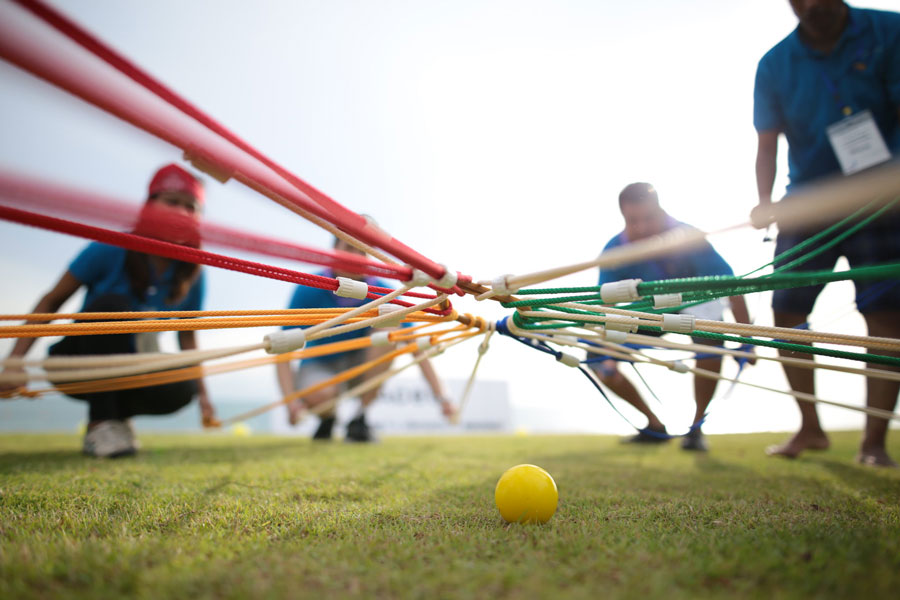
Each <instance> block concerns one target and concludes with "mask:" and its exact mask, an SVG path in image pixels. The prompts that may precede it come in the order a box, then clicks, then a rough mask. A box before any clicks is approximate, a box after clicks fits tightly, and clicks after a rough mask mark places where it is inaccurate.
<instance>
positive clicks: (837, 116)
mask: <svg viewBox="0 0 900 600" xmlns="http://www.w3.org/2000/svg"><path fill="white" fill-rule="evenodd" d="M848 19H849V20H848V23H847V27H846V29H845V30H844V33H843V34H842V35H841V38H840V40H839V41H838V43H837V45H836V46H835V47H834V49H833V50H832V51H831V53H830V54H828V55H825V54H822V53H821V52H817V51H815V50H813V49H811V48H809V47H808V46H807V45H806V44H804V43H803V42H802V41H800V36H799V34H798V30H797V29H795V30H794V31H793V32H792V33H791V34H790V35H788V36H787V37H786V38H784V39H783V40H782V41H781V42H779V43H778V44H777V45H775V46H774V47H773V48H772V49H771V50H769V51H768V52H767V53H766V55H765V56H763V57H762V59H761V60H760V61H759V66H758V68H757V71H756V85H755V88H754V91H753V125H754V126H755V127H756V130H757V131H773V130H774V131H779V132H784V134H785V137H786V138H787V141H788V165H789V171H790V185H788V189H789V190H790V189H791V188H792V187H793V186H796V185H799V184H803V183H807V182H810V181H813V180H815V179H818V178H820V177H824V176H827V175H833V174H835V173H840V172H841V168H840V164H839V163H838V161H837V157H836V156H835V154H834V150H832V148H831V144H830V142H829V141H828V136H827V134H826V131H825V130H826V128H827V127H828V126H829V125H832V124H833V123H836V122H838V121H840V120H841V119H843V118H844V117H845V114H844V112H843V111H844V108H845V107H848V108H849V109H850V110H852V111H853V113H854V114H855V113H858V112H861V111H863V110H869V111H871V113H872V116H873V117H874V119H875V122H876V123H877V125H878V129H879V130H880V131H881V135H882V136H883V137H884V140H885V143H886V144H887V146H888V148H889V149H890V151H891V153H892V154H893V155H894V156H897V155H898V154H900V124H898V118H897V109H898V107H900V13H895V12H888V11H878V10H867V9H857V8H852V7H850V10H849V17H848ZM798 29H799V28H798Z"/></svg>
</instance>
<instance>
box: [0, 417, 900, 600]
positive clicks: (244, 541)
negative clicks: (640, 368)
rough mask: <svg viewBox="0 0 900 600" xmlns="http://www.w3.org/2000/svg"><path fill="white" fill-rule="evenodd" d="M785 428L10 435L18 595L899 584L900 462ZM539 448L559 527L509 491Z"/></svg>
mask: <svg viewBox="0 0 900 600" xmlns="http://www.w3.org/2000/svg"><path fill="white" fill-rule="evenodd" d="M782 437H783V436H782V435H781V434H770V435H748V436H713V437H712V438H711V443H712V446H713V451H712V452H711V453H710V454H709V455H708V456H696V455H691V454H688V453H685V452H682V451H680V450H679V449H678V448H677V446H676V445H675V444H670V445H669V446H668V447H663V448H649V449H648V448H631V447H622V446H620V445H618V444H617V443H616V440H615V439H613V438H610V437H589V436H579V437H543V436H531V437H466V438H431V439H426V438H415V439H403V438H399V439H396V438H395V439H389V440H387V441H385V442H383V443H381V444H379V445H375V446H366V447H363V446H352V445H345V444H339V443H335V444H331V445H313V444H311V443H310V442H308V441H307V440H300V439H286V438H276V437H251V438H238V437H226V436H203V435H196V436H144V439H143V443H144V450H143V452H142V454H141V455H140V456H139V457H137V458H136V459H124V460H118V461H97V460H89V459H85V458H82V457H81V456H80V455H79V454H78V447H79V440H78V439H77V438H76V437H75V436H71V435H46V436H45V435H41V436H37V435H14V436H0V598H29V597H35V598H37V597H40V598H50V597H66V598H77V597H82V598H99V597H116V598H120V597H123V596H127V597H145V598H191V599H192V600H198V599H201V598H227V597H236V598H249V597H274V598H294V597H305V596H306V597H313V596H315V597H335V596H363V597H376V596H377V597H416V598H453V597H458V598H472V597H482V598H505V597H514V598H527V597H535V598H540V597H572V598H596V597H604V598H606V597H612V598H616V597H623V598H642V599H645V598H667V599H670V598H695V597H720V598H733V597H736V596H737V597H760V598H771V597H775V598H783V597H803V598H807V597H836V598H837V597H851V596H852V597H861V598H865V597H869V598H888V597H896V596H897V593H898V592H897V590H898V584H900V518H898V516H900V473H898V472H896V471H891V470H874V469H870V468H864V467H859V466H856V465H854V464H853V463H852V457H853V455H854V451H855V445H856V443H857V442H858V439H859V434H858V433H853V432H846V433H838V434H835V435H834V437H833V442H834V447H833V449H832V450H830V451H828V452H825V453H819V454H810V455H809V456H807V457H803V458H801V459H799V460H796V461H786V460H780V459H772V458H767V457H765V456H764V455H763V453H762V448H763V447H764V446H765V445H766V444H769V443H772V442H775V441H778V440H781V439H782ZM892 441H893V444H892V447H891V450H892V453H893V454H894V456H895V457H900V443H898V442H900V436H898V435H894V436H893V440H892ZM523 462H529V463H534V464H537V465H540V466H542V467H544V468H546V469H547V470H548V471H549V472H550V473H551V474H552V475H553V476H554V478H555V479H556V482H557V485H558V486H559V490H560V507H559V510H558V511H557V513H556V515H555V516H554V517H553V519H552V520H551V521H550V522H549V523H548V524H546V525H543V526H537V525H529V526H521V525H506V524H504V523H503V522H502V521H501V519H500V517H499V514H498V513H497V510H496V509H495V507H494V504H493V489H494V484H495V483H496V481H497V479H498V477H499V476H500V474H501V473H502V472H503V471H504V470H505V469H506V468H508V467H510V466H512V465H514V464H517V463H523Z"/></svg>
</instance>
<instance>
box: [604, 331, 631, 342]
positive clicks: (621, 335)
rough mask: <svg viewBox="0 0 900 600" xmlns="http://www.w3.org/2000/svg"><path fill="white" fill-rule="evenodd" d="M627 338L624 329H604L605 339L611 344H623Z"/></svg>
mask: <svg viewBox="0 0 900 600" xmlns="http://www.w3.org/2000/svg"><path fill="white" fill-rule="evenodd" d="M627 339H628V334H627V333H625V332H624V331H616V330H615V329H609V328H607V329H606V341H607V342H612V343H613V344H624V343H625V340H627Z"/></svg>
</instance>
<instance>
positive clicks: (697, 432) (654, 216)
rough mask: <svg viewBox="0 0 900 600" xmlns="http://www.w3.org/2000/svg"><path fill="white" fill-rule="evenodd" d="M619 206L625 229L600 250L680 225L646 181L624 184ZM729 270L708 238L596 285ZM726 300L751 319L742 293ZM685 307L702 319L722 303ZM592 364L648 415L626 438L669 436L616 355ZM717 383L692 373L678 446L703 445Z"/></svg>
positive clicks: (714, 365) (605, 275)
mask: <svg viewBox="0 0 900 600" xmlns="http://www.w3.org/2000/svg"><path fill="white" fill-rule="evenodd" d="M619 209H620V210H621V212H622V217H623V218H624V219H625V230H624V231H622V232H621V233H619V234H618V235H616V236H615V237H613V238H612V239H611V240H610V241H609V243H607V244H606V247H605V248H604V249H603V251H604V252H606V251H608V250H611V249H612V248H615V247H617V246H622V245H624V244H629V243H632V242H636V241H639V240H643V239H645V238H648V237H651V236H654V235H659V234H661V233H663V232H665V231H667V230H669V229H673V228H675V227H683V226H684V223H680V222H678V221H676V220H675V219H673V218H672V217H670V216H669V215H668V213H666V211H664V210H663V209H662V207H660V205H659V196H658V195H657V193H656V190H655V189H654V188H653V186H652V185H650V184H649V183H632V184H630V185H628V186H626V187H625V189H623V190H622V192H621V193H620V194H619ZM733 274H734V273H733V271H732V270H731V267H730V266H728V263H727V262H725V259H723V258H722V257H721V256H720V255H719V253H718V252H716V251H715V249H714V248H713V247H712V245H710V244H709V242H704V243H703V245H702V246H700V247H699V248H697V249H694V250H689V251H687V252H679V253H677V254H672V255H667V256H661V257H658V258H654V259H650V260H646V261H644V262H639V263H632V264H629V265H624V266H622V267H615V268H611V269H601V271H600V285H603V284H604V283H609V282H614V281H621V280H624V279H642V280H644V281H658V280H661V279H676V278H682V277H703V276H707V275H733ZM729 300H730V302H731V310H732V313H733V314H734V317H735V319H737V320H738V321H739V322H741V323H749V322H750V318H749V314H748V312H747V304H746V302H745V301H744V297H743V296H733V297H731V298H730V299H729ZM683 312H689V313H692V314H694V315H696V316H698V317H700V318H702V319H715V320H721V319H722V313H723V311H722V303H721V302H720V301H718V300H716V301H713V302H706V303H704V304H700V305H699V306H693V307H690V308H687V309H685V310H684V311H683ZM694 342H695V343H699V344H710V343H711V342H710V340H707V339H705V338H695V339H694ZM592 367H593V368H594V370H595V372H596V373H597V375H598V377H599V378H600V381H602V382H603V383H604V384H606V386H607V387H609V388H610V389H611V390H612V391H613V392H615V393H616V394H617V395H618V396H619V397H621V398H622V399H623V400H625V401H626V402H628V403H629V404H631V405H632V406H634V407H635V408H636V409H638V410H639V411H640V412H641V413H642V414H643V415H644V416H646V417H647V427H646V428H645V429H643V430H641V431H640V432H638V434H637V435H636V436H634V437H632V438H629V439H628V440H627V441H629V442H634V443H651V444H652V443H657V442H662V441H666V440H667V439H668V438H667V436H666V435H665V434H666V428H665V425H663V423H662V421H660V420H659V418H658V417H657V416H656V415H655V414H653V411H652V410H650V407H649V406H647V403H646V402H644V400H643V398H641V395H640V393H638V391H637V389H636V388H635V387H634V385H633V384H632V383H631V382H630V381H629V380H628V379H627V378H626V377H625V376H624V375H623V374H622V373H621V372H620V371H619V369H618V363H617V362H616V361H615V360H606V361H603V362H601V363H599V364H598V363H593V364H592ZM697 367H698V368H701V369H705V370H707V371H713V372H715V373H718V372H719V371H720V370H721V368H722V359H721V357H708V358H699V359H698V360H697ZM717 383H718V381H717V380H715V379H707V378H705V377H695V378H694V400H695V401H696V404H697V409H696V412H695V414H694V421H693V424H694V427H692V429H691V432H690V433H689V434H688V435H687V436H685V438H684V439H683V440H682V444H681V447H682V448H683V449H685V450H701V451H705V450H707V443H706V440H705V439H704V437H703V432H702V430H701V429H700V426H701V425H702V423H701V419H703V416H704V415H705V414H706V408H707V406H709V403H710V401H711V400H712V397H713V394H715V391H716V384H717Z"/></svg>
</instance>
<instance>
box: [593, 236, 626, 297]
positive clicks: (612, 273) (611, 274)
mask: <svg viewBox="0 0 900 600" xmlns="http://www.w3.org/2000/svg"><path fill="white" fill-rule="evenodd" d="M620 245H621V243H620V242H619V236H618V235H617V236H614V237H613V238H612V239H611V240H609V241H608V242H607V243H606V246H604V247H603V252H601V253H600V254H601V255H602V254H605V253H606V252H609V251H610V250H612V249H613V248H615V247H616V246H620ZM620 275H621V274H620V273H619V269H616V268H606V269H604V268H601V269H600V273H599V274H598V276H597V285H603V284H604V283H610V282H612V281H619V280H621V279H622V277H620Z"/></svg>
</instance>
